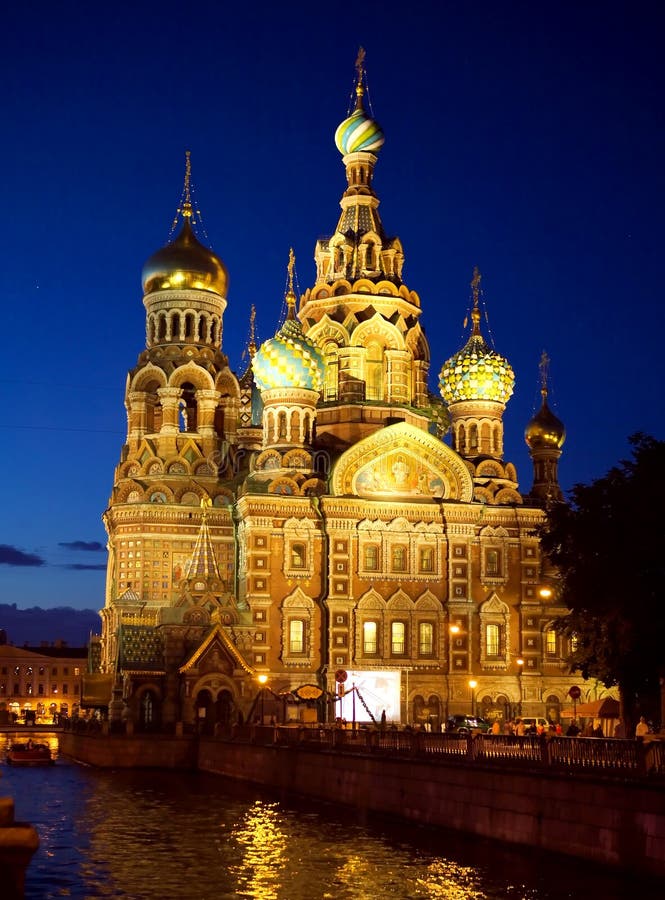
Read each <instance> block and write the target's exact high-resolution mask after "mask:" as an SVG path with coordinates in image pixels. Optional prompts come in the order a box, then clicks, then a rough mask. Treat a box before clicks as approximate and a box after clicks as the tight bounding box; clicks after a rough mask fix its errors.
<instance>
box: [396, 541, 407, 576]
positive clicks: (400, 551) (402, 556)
mask: <svg viewBox="0 0 665 900" xmlns="http://www.w3.org/2000/svg"><path fill="white" fill-rule="evenodd" d="M393 572H406V547H393Z"/></svg>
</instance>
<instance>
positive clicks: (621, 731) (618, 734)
mask: <svg viewBox="0 0 665 900" xmlns="http://www.w3.org/2000/svg"><path fill="white" fill-rule="evenodd" d="M625 736H626V729H625V728H624V727H623V722H622V721H621V719H619V721H618V722H617V723H616V725H615V726H614V737H615V738H616V739H617V740H621V739H623V738H625Z"/></svg>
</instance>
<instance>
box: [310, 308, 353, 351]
mask: <svg viewBox="0 0 665 900" xmlns="http://www.w3.org/2000/svg"><path fill="white" fill-rule="evenodd" d="M307 337H308V338H309V339H310V340H311V341H314V342H315V343H316V345H317V346H318V347H323V346H324V345H325V344H326V343H328V341H333V342H334V343H335V344H338V345H339V346H340V347H348V345H349V333H348V331H347V330H346V328H345V327H344V326H343V325H340V323H339V322H335V321H334V320H333V319H331V318H330V316H329V315H328V314H327V313H326V315H325V316H322V317H321V319H320V320H319V321H318V322H317V323H316V325H312V327H311V328H310V329H308V330H307Z"/></svg>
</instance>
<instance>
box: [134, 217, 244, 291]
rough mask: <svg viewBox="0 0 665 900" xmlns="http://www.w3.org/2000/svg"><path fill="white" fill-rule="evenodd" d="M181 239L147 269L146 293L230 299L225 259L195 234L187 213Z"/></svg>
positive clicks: (156, 254) (144, 277) (150, 261)
mask: <svg viewBox="0 0 665 900" xmlns="http://www.w3.org/2000/svg"><path fill="white" fill-rule="evenodd" d="M184 215H185V219H184V222H183V226H182V229H181V230H180V233H179V234H178V236H177V237H176V238H175V239H174V240H173V241H171V243H170V244H167V245H166V247H163V248H162V249H161V250H158V251H157V253H154V254H153V255H152V256H151V257H150V259H149V260H148V261H147V262H146V264H145V265H144V267H143V293H144V294H151V293H152V292H153V291H173V290H196V291H212V292H213V293H215V294H220V295H221V296H222V297H226V292H227V289H228V283H229V278H228V273H227V271H226V266H225V265H224V263H223V262H222V261H221V259H220V258H219V257H218V256H217V255H216V254H215V253H213V252H212V250H209V249H208V248H207V247H204V246H203V244H201V243H200V241H199V240H198V239H197V237H196V235H195V234H194V232H193V231H192V226H191V223H190V218H189V216H188V215H187V211H185V213H184Z"/></svg>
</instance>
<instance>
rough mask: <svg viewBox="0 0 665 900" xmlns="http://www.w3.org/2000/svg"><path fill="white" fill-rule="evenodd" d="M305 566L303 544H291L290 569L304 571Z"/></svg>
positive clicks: (305, 559) (305, 554)
mask: <svg viewBox="0 0 665 900" xmlns="http://www.w3.org/2000/svg"><path fill="white" fill-rule="evenodd" d="M306 565H307V548H306V547H305V545H304V544H300V543H298V544H291V568H292V569H304V568H305V567H306Z"/></svg>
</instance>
